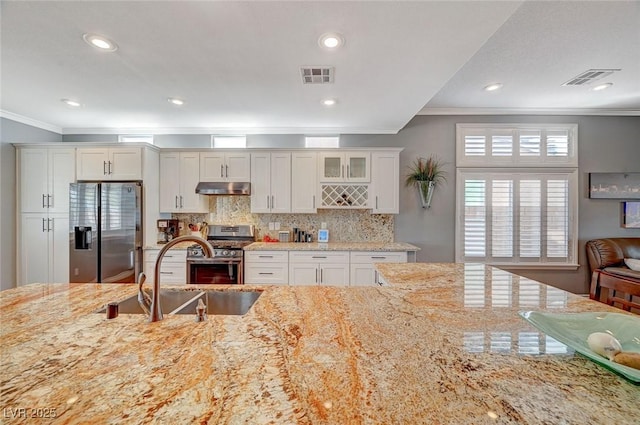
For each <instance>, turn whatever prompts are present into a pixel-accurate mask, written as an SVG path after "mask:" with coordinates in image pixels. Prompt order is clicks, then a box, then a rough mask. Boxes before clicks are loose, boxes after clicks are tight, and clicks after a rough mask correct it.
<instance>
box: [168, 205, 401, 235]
mask: <svg viewBox="0 0 640 425" xmlns="http://www.w3.org/2000/svg"><path fill="white" fill-rule="evenodd" d="M250 210H251V198H250V197H249V196H210V197H209V211H210V212H209V214H172V218H175V219H178V220H180V221H182V222H184V223H185V226H186V225H187V224H189V223H202V222H207V223H209V224H253V225H255V227H256V239H257V240H262V237H263V236H264V235H269V236H270V237H274V238H276V237H278V231H277V230H269V223H270V222H279V223H280V230H291V229H293V228H294V227H297V228H299V229H301V230H304V231H306V232H307V233H309V232H311V233H312V234H313V240H314V241H315V240H316V239H317V235H318V229H320V226H321V223H327V229H329V240H330V241H331V242H393V220H394V216H393V215H392V214H371V213H370V211H369V210H355V209H354V210H318V213H317V214H252V213H251V212H250Z"/></svg>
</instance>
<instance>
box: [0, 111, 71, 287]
mask: <svg viewBox="0 0 640 425" xmlns="http://www.w3.org/2000/svg"><path fill="white" fill-rule="evenodd" d="M61 141H62V136H60V135H59V134H57V133H54V132H51V131H46V130H41V129H39V128H35V127H31V126H29V125H25V124H21V123H19V122H16V121H12V120H8V119H6V118H0V199H1V200H2V202H0V290H1V289H8V288H13V287H15V282H16V254H15V250H16V232H15V228H16V225H17V222H16V150H15V148H14V147H13V146H12V145H11V143H17V142H34V143H35V142H37V143H48V142H61Z"/></svg>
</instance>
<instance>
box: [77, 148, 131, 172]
mask: <svg viewBox="0 0 640 425" xmlns="http://www.w3.org/2000/svg"><path fill="white" fill-rule="evenodd" d="M76 159H77V171H78V180H142V149H141V148H120V147H118V148H78V151H77V157H76Z"/></svg>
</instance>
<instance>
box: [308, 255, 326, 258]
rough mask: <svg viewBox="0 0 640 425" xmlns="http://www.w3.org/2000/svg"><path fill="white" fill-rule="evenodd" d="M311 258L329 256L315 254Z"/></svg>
mask: <svg viewBox="0 0 640 425" xmlns="http://www.w3.org/2000/svg"><path fill="white" fill-rule="evenodd" d="M311 258H327V256H326V255H314V256H313V257H311Z"/></svg>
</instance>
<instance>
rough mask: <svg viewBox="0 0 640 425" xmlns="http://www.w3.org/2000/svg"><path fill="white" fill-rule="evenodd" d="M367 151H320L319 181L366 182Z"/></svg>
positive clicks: (368, 166) (368, 179) (367, 173)
mask: <svg viewBox="0 0 640 425" xmlns="http://www.w3.org/2000/svg"><path fill="white" fill-rule="evenodd" d="M370 161H371V155H370V154H369V152H364V151H363V152H342V151H338V150H336V151H332V152H320V156H319V170H320V182H340V183H366V182H368V181H370V180H371V176H370Z"/></svg>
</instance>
